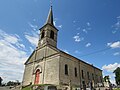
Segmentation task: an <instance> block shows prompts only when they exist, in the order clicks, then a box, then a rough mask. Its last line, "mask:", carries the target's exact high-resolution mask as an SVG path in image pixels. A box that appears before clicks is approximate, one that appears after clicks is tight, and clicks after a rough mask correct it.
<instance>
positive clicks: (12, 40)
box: [0, 30, 27, 82]
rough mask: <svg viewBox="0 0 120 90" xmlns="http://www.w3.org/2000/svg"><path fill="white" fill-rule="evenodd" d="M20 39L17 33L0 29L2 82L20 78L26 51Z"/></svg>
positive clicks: (0, 73) (0, 71)
mask: <svg viewBox="0 0 120 90" xmlns="http://www.w3.org/2000/svg"><path fill="white" fill-rule="evenodd" d="M21 41H22V40H21V39H20V37H19V36H18V35H16V34H7V33H6V32H4V31H3V30H0V76H1V77H3V80H4V82H7V81H8V80H20V81H21V79H22V75H23V70H24V62H25V61H26V60H27V53H26V52H25V51H24V50H23V48H25V45H24V44H22V43H21ZM21 48H22V49H21Z"/></svg>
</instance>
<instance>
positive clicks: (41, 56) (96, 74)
mask: <svg viewBox="0 0 120 90" xmlns="http://www.w3.org/2000/svg"><path fill="white" fill-rule="evenodd" d="M57 35H58V29H57V28H56V27H55V26H54V23H53V11H52V7H50V11H49V14H48V17H47V20H46V22H45V25H43V27H41V28H40V36H39V37H40V38H39V41H38V46H37V47H36V49H35V50H34V51H33V53H32V54H31V55H30V57H29V58H28V59H27V61H26V62H25V70H24V75H23V81H22V84H23V86H27V85H30V84H31V85H44V84H51V85H55V86H56V87H57V89H59V90H79V89H82V88H84V87H86V88H87V87H90V83H91V84H92V86H93V87H97V86H98V85H99V84H101V83H102V82H103V81H102V70H101V69H99V68H97V67H95V66H93V65H91V64H88V63H86V62H85V61H83V60H80V59H78V58H76V57H74V56H72V55H70V54H68V53H65V52H64V51H61V50H60V49H58V48H57Z"/></svg>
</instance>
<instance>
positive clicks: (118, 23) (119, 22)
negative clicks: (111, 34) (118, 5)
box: [112, 16, 120, 30]
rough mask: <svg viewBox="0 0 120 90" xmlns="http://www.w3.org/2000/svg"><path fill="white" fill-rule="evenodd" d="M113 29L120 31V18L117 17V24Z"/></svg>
mask: <svg viewBox="0 0 120 90" xmlns="http://www.w3.org/2000/svg"><path fill="white" fill-rule="evenodd" d="M112 27H113V28H115V29H116V30H120V16H118V17H117V22H116V23H115V24H114V25H113V26H112Z"/></svg>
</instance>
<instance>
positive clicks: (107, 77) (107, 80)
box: [103, 75, 110, 83]
mask: <svg viewBox="0 0 120 90" xmlns="http://www.w3.org/2000/svg"><path fill="white" fill-rule="evenodd" d="M103 79H104V82H109V83H110V78H109V75H108V76H105V77H104V78H103Z"/></svg>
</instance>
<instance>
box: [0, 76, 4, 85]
mask: <svg viewBox="0 0 120 90" xmlns="http://www.w3.org/2000/svg"><path fill="white" fill-rule="evenodd" d="M2 80H3V79H2V78H1V77H0V86H1V85H2Z"/></svg>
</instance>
